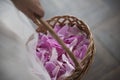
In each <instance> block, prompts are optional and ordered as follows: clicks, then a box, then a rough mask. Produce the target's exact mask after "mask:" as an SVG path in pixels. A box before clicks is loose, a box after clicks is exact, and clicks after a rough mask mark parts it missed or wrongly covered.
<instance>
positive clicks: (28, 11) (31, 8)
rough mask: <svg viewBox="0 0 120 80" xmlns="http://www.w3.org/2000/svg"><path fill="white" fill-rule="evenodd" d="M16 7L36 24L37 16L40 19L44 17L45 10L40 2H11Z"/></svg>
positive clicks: (24, 0) (14, 0) (26, 0)
mask: <svg viewBox="0 0 120 80" xmlns="http://www.w3.org/2000/svg"><path fill="white" fill-rule="evenodd" d="M11 1H12V2H13V3H14V5H15V6H16V7H17V8H18V9H19V10H20V11H22V12H23V13H24V14H25V15H26V16H27V17H29V18H30V19H31V20H32V21H33V22H34V23H36V18H35V15H38V16H39V17H40V18H41V17H43V16H44V10H43V8H42V6H41V4H40V2H39V0H11Z"/></svg>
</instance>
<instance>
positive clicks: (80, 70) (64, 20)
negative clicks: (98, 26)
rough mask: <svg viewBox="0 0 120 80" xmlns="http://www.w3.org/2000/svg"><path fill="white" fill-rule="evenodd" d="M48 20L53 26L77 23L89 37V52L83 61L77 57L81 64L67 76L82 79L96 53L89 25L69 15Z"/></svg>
mask: <svg viewBox="0 0 120 80" xmlns="http://www.w3.org/2000/svg"><path fill="white" fill-rule="evenodd" d="M47 22H48V24H49V25H51V26H52V27H54V26H55V25H60V26H64V25H66V24H67V25H70V26H74V25H76V26H77V27H78V28H79V29H80V31H83V32H85V33H86V34H87V38H88V39H89V41H90V44H89V46H88V50H87V53H86V55H85V57H84V58H83V59H82V61H77V59H76V61H77V63H78V64H79V66H76V67H75V70H74V72H73V73H72V75H70V76H69V77H66V79H65V80H81V78H82V77H83V76H84V75H85V73H86V72H87V71H88V68H89V66H90V65H91V63H92V61H93V57H94V53H95V46H94V41H93V36H92V34H91V31H90V29H89V27H88V26H87V25H86V24H85V23H84V22H83V21H81V20H79V19H77V18H76V17H73V16H67V15H66V16H56V17H53V18H51V19H49V20H47ZM43 31H45V30H43ZM68 55H69V54H68ZM71 59H72V58H71ZM73 62H74V60H73ZM74 63H75V62H74ZM77 63H76V64H77Z"/></svg>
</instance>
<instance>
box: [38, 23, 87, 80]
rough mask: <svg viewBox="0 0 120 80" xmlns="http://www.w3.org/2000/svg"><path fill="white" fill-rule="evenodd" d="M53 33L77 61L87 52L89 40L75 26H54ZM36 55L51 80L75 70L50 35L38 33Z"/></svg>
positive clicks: (68, 58) (63, 51)
mask: <svg viewBox="0 0 120 80" xmlns="http://www.w3.org/2000/svg"><path fill="white" fill-rule="evenodd" d="M54 31H55V32H56V33H57V35H58V36H59V37H60V38H61V39H62V40H63V41H64V43H65V44H66V46H67V47H68V48H69V49H70V50H71V51H72V52H73V54H74V55H75V57H76V58H77V59H78V60H82V59H83V57H84V56H85V54H86V52H87V48H88V45H89V40H88V39H87V35H86V34H85V33H84V32H82V31H80V30H79V29H78V28H77V27H76V26H73V27H71V26H68V25H65V26H63V27H61V26H59V25H56V26H55V27H54ZM36 55H37V56H38V58H39V59H40V60H41V61H42V63H43V65H44V66H45V68H46V70H47V71H48V73H49V75H50V77H51V80H56V79H61V78H64V77H66V76H69V75H70V74H71V73H72V71H73V70H74V69H75V68H74V67H75V66H74V63H73V62H72V60H71V59H70V57H69V56H68V55H67V53H66V52H65V50H64V49H63V48H62V47H61V45H60V44H59V43H58V42H57V41H56V40H55V39H54V38H53V37H52V36H51V35H50V33H49V32H47V35H46V34H43V33H39V39H38V44H37V48H36Z"/></svg>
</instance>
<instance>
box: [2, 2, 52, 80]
mask: <svg viewBox="0 0 120 80" xmlns="http://www.w3.org/2000/svg"><path fill="white" fill-rule="evenodd" d="M30 37H32V38H33V39H32V40H31V41H29V38H30ZM28 41H29V42H28ZM36 41H37V34H36V32H35V30H34V28H33V27H32V26H31V24H30V22H29V20H28V19H27V18H26V17H25V16H24V15H23V14H22V13H20V12H19V11H18V10H16V8H15V7H14V6H13V4H12V3H11V2H10V0H0V80H50V77H49V75H48V73H47V71H46V70H45V69H44V67H43V66H42V64H41V63H40V61H36V59H35V55H34V54H33V53H34V50H32V49H33V48H35V45H36ZM27 42H28V43H27ZM26 44H27V45H26ZM38 63H39V64H38ZM33 73H36V74H37V76H36V75H34V74H33Z"/></svg>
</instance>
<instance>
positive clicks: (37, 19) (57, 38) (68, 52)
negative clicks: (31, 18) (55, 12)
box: [36, 16, 80, 68]
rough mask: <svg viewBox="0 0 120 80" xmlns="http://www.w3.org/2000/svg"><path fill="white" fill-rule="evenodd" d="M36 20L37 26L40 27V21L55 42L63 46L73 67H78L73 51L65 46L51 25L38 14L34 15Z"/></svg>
mask: <svg viewBox="0 0 120 80" xmlns="http://www.w3.org/2000/svg"><path fill="white" fill-rule="evenodd" d="M36 21H37V25H38V27H40V23H41V24H42V25H43V26H44V28H45V29H46V30H48V31H49V32H50V34H51V35H52V36H53V37H54V38H55V39H56V40H57V42H58V43H59V44H60V45H61V46H62V47H63V49H64V50H65V51H66V52H67V54H68V55H69V56H70V58H71V59H72V60H73V62H74V63H75V67H77V68H78V67H80V65H79V62H78V61H77V59H76V58H75V56H74V55H73V53H72V52H71V51H70V50H69V48H67V47H66V45H65V44H64V42H63V41H62V40H61V39H60V38H59V37H58V35H57V34H56V33H55V32H54V30H53V29H52V27H51V26H50V25H49V24H48V23H47V22H46V21H44V20H43V19H42V18H39V16H36Z"/></svg>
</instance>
